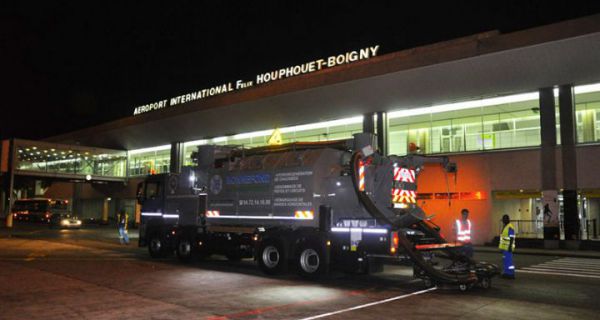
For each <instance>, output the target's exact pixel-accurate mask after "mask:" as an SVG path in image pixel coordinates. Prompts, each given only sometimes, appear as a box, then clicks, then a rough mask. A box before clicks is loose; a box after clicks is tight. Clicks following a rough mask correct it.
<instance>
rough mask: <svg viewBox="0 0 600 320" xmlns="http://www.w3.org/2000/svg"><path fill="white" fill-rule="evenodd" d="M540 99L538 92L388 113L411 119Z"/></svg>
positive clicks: (389, 116) (391, 116) (390, 116)
mask: <svg viewBox="0 0 600 320" xmlns="http://www.w3.org/2000/svg"><path fill="white" fill-rule="evenodd" d="M555 91H556V92H555V95H556V94H557V92H558V91H557V90H555ZM538 99H539V93H538V92H529V93H522V94H515V95H510V96H504V97H495V98H488V99H478V100H471V101H463V102H456V103H448V104H441V105H437V106H431V107H422V108H414V109H405V110H400V111H393V112H389V113H388V118H389V119H393V118H402V117H410V116H417V115H424V114H431V113H439V112H448V111H458V110H465V109H472V108H481V107H489V106H495V105H499V104H507V103H516V102H523V101H532V100H538Z"/></svg>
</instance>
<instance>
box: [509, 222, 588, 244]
mask: <svg viewBox="0 0 600 320" xmlns="http://www.w3.org/2000/svg"><path fill="white" fill-rule="evenodd" d="M510 222H511V223H512V225H513V226H514V227H515V234H516V235H517V237H520V238H530V239H536V238H537V239H542V238H543V237H544V222H543V221H542V220H511V221H510ZM499 226H500V230H499V233H501V232H502V229H503V228H504V225H503V224H502V221H500V225H499ZM560 232H561V234H563V233H564V221H563V218H562V217H561V218H560ZM581 233H582V236H584V237H583V239H585V240H591V239H598V221H597V219H589V220H586V221H585V229H584V230H581Z"/></svg>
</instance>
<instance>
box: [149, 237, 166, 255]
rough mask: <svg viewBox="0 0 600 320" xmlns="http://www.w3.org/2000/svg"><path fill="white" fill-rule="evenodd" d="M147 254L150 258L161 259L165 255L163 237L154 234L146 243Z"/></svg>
mask: <svg viewBox="0 0 600 320" xmlns="http://www.w3.org/2000/svg"><path fill="white" fill-rule="evenodd" d="M148 252H149V253H150V256H151V257H152V258H163V257H164V256H165V255H166V253H167V245H166V243H165V240H164V239H163V237H161V236H160V235H158V234H155V235H153V236H151V237H150V241H149V242H148Z"/></svg>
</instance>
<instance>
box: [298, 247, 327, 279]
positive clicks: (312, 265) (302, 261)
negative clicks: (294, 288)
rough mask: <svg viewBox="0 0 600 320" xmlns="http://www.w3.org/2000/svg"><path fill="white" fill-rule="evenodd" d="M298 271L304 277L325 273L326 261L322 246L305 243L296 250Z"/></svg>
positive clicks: (313, 276) (314, 276)
mask: <svg viewBox="0 0 600 320" xmlns="http://www.w3.org/2000/svg"><path fill="white" fill-rule="evenodd" d="M298 252H299V254H298V259H297V266H298V273H299V274H300V275H301V276H303V277H306V278H316V277H319V276H321V275H323V274H324V273H325V270H327V262H326V260H325V251H324V249H323V246H320V245H318V244H315V243H306V244H304V245H302V246H301V247H300V250H299V251H298Z"/></svg>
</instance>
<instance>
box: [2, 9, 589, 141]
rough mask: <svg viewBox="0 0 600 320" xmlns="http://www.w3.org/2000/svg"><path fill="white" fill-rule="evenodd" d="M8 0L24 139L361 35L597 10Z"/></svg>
mask: <svg viewBox="0 0 600 320" xmlns="http://www.w3.org/2000/svg"><path fill="white" fill-rule="evenodd" d="M11 2H13V3H12V4H6V3H4V2H3V4H0V61H1V63H2V77H1V79H2V86H1V90H2V91H1V92H2V95H1V99H2V100H1V102H0V103H1V108H0V110H1V112H2V113H1V115H0V138H8V137H18V138H28V139H40V138H44V137H48V136H52V135H55V134H59V133H63V132H68V131H72V130H76V129H79V128H84V127H87V126H91V125H95V124H100V123H103V122H106V121H110V120H114V119H118V118H122V117H127V116H130V115H131V114H132V112H133V108H134V107H135V106H138V105H142V104H146V103H149V102H154V101H157V100H160V99H165V98H170V97H173V96H176V95H179V94H183V93H188V92H191V91H196V90H198V89H203V88H205V87H209V86H212V85H217V84H221V83H223V82H228V81H235V80H237V79H252V78H253V77H254V75H256V74H258V73H263V72H267V71H271V70H275V69H277V68H280V67H287V66H291V65H295V64H298V63H303V62H306V61H310V60H312V59H314V58H320V57H323V56H328V55H333V54H336V53H342V52H346V51H349V50H353V49H358V48H361V47H365V46H368V45H375V44H379V45H380V46H381V49H380V51H379V54H385V53H389V52H393V51H398V50H402V49H406V48H411V47H415V46H418V45H423V44H428V43H434V42H438V41H442V40H447V39H452V38H456V37H460V36H465V35H470V34H474V33H478V32H483V31H490V30H495V29H498V30H500V32H503V33H506V32H511V31H515V30H521V29H526V28H530V27H533V26H537V25H544V24H548V23H552V22H556V21H561V20H565V19H570V18H576V17H581V16H586V15H590V14H594V13H599V12H600V1H564V2H563V1H561V2H559V1H498V2H489V1H419V2H418V3H419V5H418V6H417V5H412V6H408V5H407V3H408V1H356V2H353V1H339V2H338V1H335V2H333V1H331V2H330V1H319V2H311V1H273V2H262V1H163V4H160V5H156V4H151V3H150V2H149V1H139V2H133V1H102V2H91V1H72V2H65V1H40V2H39V3H32V2H28V1H11ZM17 2H18V3H17Z"/></svg>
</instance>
